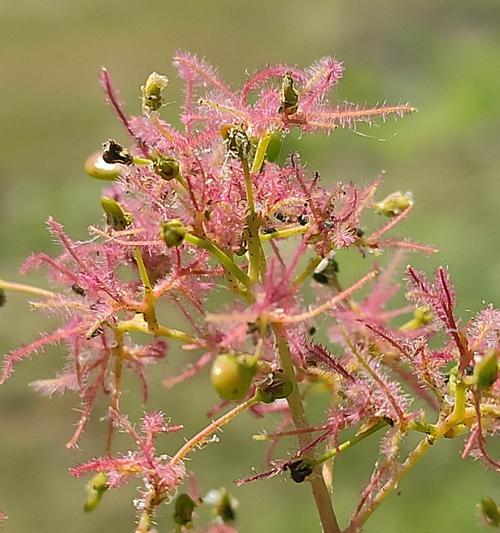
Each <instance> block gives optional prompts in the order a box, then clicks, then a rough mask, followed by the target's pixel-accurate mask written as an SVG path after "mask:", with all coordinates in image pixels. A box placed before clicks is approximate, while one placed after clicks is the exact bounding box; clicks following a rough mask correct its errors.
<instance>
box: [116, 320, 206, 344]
mask: <svg viewBox="0 0 500 533" xmlns="http://www.w3.org/2000/svg"><path fill="white" fill-rule="evenodd" d="M117 329H118V330H120V331H122V332H126V331H136V332H138V333H147V334H151V335H156V336H158V337H167V338H169V339H175V340H178V341H181V342H186V343H189V344H203V340H202V339H198V338H196V337H193V336H192V335H189V334H188V333H185V332H184V331H179V330H178V329H172V328H167V327H165V326H160V325H158V326H157V328H156V329H155V330H152V329H150V327H149V325H148V324H147V322H144V321H143V320H140V321H139V320H137V319H132V320H124V321H122V322H119V323H118V325H117Z"/></svg>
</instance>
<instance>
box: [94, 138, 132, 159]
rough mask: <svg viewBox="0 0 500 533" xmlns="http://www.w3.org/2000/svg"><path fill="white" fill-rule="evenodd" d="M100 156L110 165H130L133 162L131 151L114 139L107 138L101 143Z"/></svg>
mask: <svg viewBox="0 0 500 533" xmlns="http://www.w3.org/2000/svg"><path fill="white" fill-rule="evenodd" d="M102 158H103V160H104V162H105V163H109V164H110V165H112V164H114V163H121V164H123V165H131V164H132V163H133V162H134V158H133V157H132V155H131V153H130V152H129V151H128V150H127V149H126V148H124V147H123V146H122V145H121V144H118V143H117V142H116V141H115V140H114V139H109V141H106V142H105V143H103V145H102Z"/></svg>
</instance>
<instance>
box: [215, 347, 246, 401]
mask: <svg viewBox="0 0 500 533" xmlns="http://www.w3.org/2000/svg"><path fill="white" fill-rule="evenodd" d="M255 372H256V364H255V362H252V361H248V360H247V358H246V357H245V356H241V355H235V354H229V353H224V354H220V355H218V356H217V357H216V358H215V361H214V362H213V365H212V370H211V371H210V380H211V382H212V385H213V386H214V389H215V390H216V391H217V392H218V394H219V396H221V398H224V399H225V400H234V401H238V400H242V399H243V398H244V397H245V396H246V395H247V393H248V389H249V388H250V384H251V383H252V378H253V377H254V375H255Z"/></svg>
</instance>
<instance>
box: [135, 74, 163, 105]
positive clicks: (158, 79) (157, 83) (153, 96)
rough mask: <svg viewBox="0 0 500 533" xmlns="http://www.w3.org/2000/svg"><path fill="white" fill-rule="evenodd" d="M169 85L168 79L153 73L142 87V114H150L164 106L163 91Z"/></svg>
mask: <svg viewBox="0 0 500 533" xmlns="http://www.w3.org/2000/svg"><path fill="white" fill-rule="evenodd" d="M167 85H168V78H167V77H166V76H162V75H161V74H157V73H156V72H152V73H151V74H150V75H149V76H148V79H147V80H146V84H145V85H143V86H142V87H141V92H142V112H143V113H146V114H147V113H150V112H151V111H158V109H160V108H161V106H162V105H163V96H162V94H161V93H162V92H163V89H165V87H166V86H167Z"/></svg>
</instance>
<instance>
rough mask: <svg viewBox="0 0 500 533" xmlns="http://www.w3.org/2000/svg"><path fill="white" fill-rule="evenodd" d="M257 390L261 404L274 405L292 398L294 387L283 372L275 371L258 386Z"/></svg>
mask: <svg viewBox="0 0 500 533" xmlns="http://www.w3.org/2000/svg"><path fill="white" fill-rule="evenodd" d="M257 390H258V393H259V400H260V401H261V402H263V403H273V402H274V401H275V400H279V399H281V398H287V397H288V396H290V394H291V393H292V390H293V385H292V382H291V381H289V380H288V379H286V378H285V376H284V373H283V371H282V370H274V371H273V372H271V373H270V374H268V375H267V376H266V377H265V378H264V379H263V380H262V381H261V382H260V383H259V384H258V386H257Z"/></svg>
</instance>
